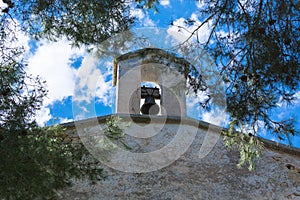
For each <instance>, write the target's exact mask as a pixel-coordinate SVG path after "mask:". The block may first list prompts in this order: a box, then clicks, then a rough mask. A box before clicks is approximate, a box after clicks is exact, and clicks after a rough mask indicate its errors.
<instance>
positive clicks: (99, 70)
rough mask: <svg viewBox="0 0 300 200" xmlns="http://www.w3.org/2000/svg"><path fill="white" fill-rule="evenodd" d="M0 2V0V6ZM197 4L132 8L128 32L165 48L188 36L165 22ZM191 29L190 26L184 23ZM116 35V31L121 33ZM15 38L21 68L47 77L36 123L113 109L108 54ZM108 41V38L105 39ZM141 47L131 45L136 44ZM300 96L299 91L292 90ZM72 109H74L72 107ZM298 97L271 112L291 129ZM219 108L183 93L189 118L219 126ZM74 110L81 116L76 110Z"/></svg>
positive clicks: (176, 1) (188, 14)
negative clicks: (22, 53) (23, 51)
mask: <svg viewBox="0 0 300 200" xmlns="http://www.w3.org/2000/svg"><path fill="white" fill-rule="evenodd" d="M1 6H3V3H2V2H1V0H0V7H1ZM199 6H201V4H199V3H198V1H194V0H185V1H183V0H161V1H160V5H159V6H158V13H155V12H154V11H153V10H149V11H143V10H139V9H135V10H132V11H131V15H132V16H134V17H136V18H137V23H136V24H135V26H134V27H133V29H132V31H133V32H134V33H136V34H138V35H141V36H144V37H147V40H148V43H147V44H146V46H147V45H148V47H157V48H163V49H167V48H168V47H170V46H172V45H173V44H174V40H176V41H177V42H180V41H181V40H184V39H185V38H187V37H188V36H189V33H188V32H185V31H181V32H180V33H178V29H176V28H174V27H171V26H170V25H171V22H173V24H176V25H180V26H186V25H185V23H184V19H185V18H189V19H193V20H195V21H196V22H199V23H200V22H201V19H200V17H199V13H198V12H197V7H199ZM187 28H188V29H189V30H191V31H192V30H193V29H194V28H195V27H193V26H190V27H187ZM208 33H209V27H208V26H205V27H203V29H202V31H201V33H200V34H199V37H200V40H203V41H204V40H205V39H206V38H207V37H208ZM121 34H122V33H121ZM18 35H19V38H20V39H19V43H21V44H22V45H23V46H24V47H25V49H26V50H27V51H26V52H27V53H26V60H27V64H28V66H27V69H26V70H27V72H28V73H29V74H33V75H39V76H40V77H42V78H43V79H44V80H46V81H47V84H46V85H47V89H48V90H49V93H48V95H47V97H46V98H45V101H44V105H43V108H42V109H41V110H40V111H39V112H38V113H37V117H36V119H37V122H38V123H39V124H40V125H53V124H57V123H65V122H70V121H74V120H78V119H85V118H89V117H94V116H103V115H107V114H112V113H115V98H116V95H115V93H116V88H115V87H113V85H112V73H113V71H112V65H113V64H112V63H113V57H111V56H102V57H101V56H99V55H93V54H91V53H88V52H87V51H86V50H85V49H84V48H72V47H71V45H70V42H68V41H67V40H64V39H62V40H60V41H57V42H49V41H47V40H42V41H38V42H37V41H35V40H33V39H31V38H30V37H29V36H26V35H25V34H23V33H22V32H19V33H18ZM108 40H111V39H108ZM140 47H141V46H139V45H137V46H136V47H134V48H136V49H138V48H140ZM297 96H298V97H299V98H300V92H298V93H297ZM74 108H75V109H74ZM299 111H300V100H296V101H295V103H294V104H293V105H291V106H286V105H283V104H280V103H278V109H276V110H275V111H274V112H273V113H271V114H272V116H273V118H274V119H278V120H280V119H286V118H289V117H293V118H294V119H295V120H296V128H297V129H298V130H300V114H299ZM220 112H221V111H220V110H218V109H215V110H212V111H211V112H205V111H202V110H201V109H200V108H199V106H197V99H196V98H192V97H190V98H188V100H187V115H188V116H189V117H192V118H196V119H199V120H203V121H207V122H211V123H214V124H217V125H221V126H224V125H226V123H228V116H226V115H225V117H223V118H222V117H221V118H218V116H219V113H220ZM78 113H80V114H82V115H80V116H79V115H78ZM261 135H262V136H263V137H266V138H268V139H270V140H276V137H275V136H274V135H270V134H268V133H265V132H264V131H261ZM292 140H293V146H296V147H299V148H300V137H294V138H292Z"/></svg>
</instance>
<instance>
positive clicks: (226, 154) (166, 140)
mask: <svg viewBox="0 0 300 200" xmlns="http://www.w3.org/2000/svg"><path fill="white" fill-rule="evenodd" d="M128 119H129V120H132V119H133V118H131V119H130V118H128ZM134 120H135V121H134V124H133V125H134V126H136V127H131V128H129V129H127V131H131V134H128V135H127V138H126V140H127V143H128V144H129V145H130V146H131V147H132V150H131V152H135V153H147V152H153V151H155V150H158V149H162V148H163V147H164V146H166V145H168V144H170V143H172V141H173V140H174V138H175V137H176V135H178V134H179V135H182V136H184V135H186V134H188V135H189V136H191V135H192V136H193V135H194V136H195V137H194V138H193V140H192V142H190V143H189V141H187V142H186V143H181V145H183V146H185V145H186V144H188V148H187V149H184V150H183V153H182V155H180V156H179V158H178V159H176V160H175V161H174V162H172V163H170V164H169V165H167V166H165V167H162V168H160V169H157V170H153V171H150V172H146V173H132V172H124V171H118V170H116V169H113V168H110V167H107V166H106V165H103V167H104V169H105V171H106V173H107V175H108V177H107V179H106V180H103V181H100V182H99V183H97V184H96V185H92V186H90V185H88V184H87V183H86V182H85V181H77V182H75V184H74V186H73V187H72V188H70V189H67V190H66V191H63V192H62V193H61V198H62V199H93V200H96V199H97V200H98V199H107V200H113V199H116V200H117V199H133V200H136V199H149V200H150V199H151V200H153V199H163V200H167V199H170V200H173V199H175V200H176V199H178V200H181V199H191V200H192V199H193V200H194V199H195V200H198V199H238V200H240V199H258V200H260V199H261V200H263V199H266V200H268V199H278V200H281V199H300V154H299V152H300V151H299V149H289V148H287V147H279V146H276V145H275V144H271V143H266V144H265V151H264V153H263V155H262V157H261V159H260V160H258V162H257V167H256V170H255V171H252V172H250V171H248V170H247V169H246V168H242V169H239V168H237V166H236V164H237V163H238V159H239V154H238V152H236V151H229V150H228V149H227V148H225V147H224V145H223V143H222V138H221V137H219V135H218V133H217V132H216V133H209V134H215V135H214V136H215V138H218V140H217V143H216V144H215V145H213V147H212V149H211V151H209V153H208V154H207V156H205V157H204V158H202V159H200V158H199V150H200V148H201V146H202V145H203V142H204V140H205V137H206V136H207V134H208V132H207V129H208V128H209V124H204V123H202V122H197V121H195V120H191V119H184V120H182V119H181V120H180V121H178V119H175V120H173V121H172V120H170V119H165V118H164V119H163V118H155V119H152V121H151V124H152V125H151V128H152V129H153V130H155V131H156V133H157V134H152V133H151V131H149V134H147V130H150V127H149V121H147V120H145V119H143V118H142V117H136V118H134ZM176 120H177V121H176ZM99 123H100V126H101V123H102V122H99ZM86 124H87V125H86V126H85V127H84V129H85V131H87V132H90V133H93V134H98V133H97V130H98V129H97V128H96V126H93V125H92V126H89V125H88V123H86ZM195 129H196V133H195V134H194V132H193V131H194V130H195ZM70 130H71V131H73V132H75V130H74V129H70ZM142 130H143V131H142ZM185 130H187V131H185ZM95 131H96V132H95ZM135 134H137V135H135ZM139 134H140V136H141V137H136V136H138V135H139ZM143 134H144V135H143ZM173 147H174V149H171V150H170V152H169V154H166V155H167V156H172V155H173V154H176V152H175V151H177V150H178V149H176V148H178V146H177V147H176V145H175V146H173ZM179 148H180V146H179ZM172 150H174V151H172ZM160 158H161V159H164V158H165V157H164V156H161V157H160ZM124 160H126V158H124ZM149 160H150V159H149ZM145 162H146V161H145ZM149 162H150V161H149ZM120 165H122V163H120ZM141 165H143V163H141Z"/></svg>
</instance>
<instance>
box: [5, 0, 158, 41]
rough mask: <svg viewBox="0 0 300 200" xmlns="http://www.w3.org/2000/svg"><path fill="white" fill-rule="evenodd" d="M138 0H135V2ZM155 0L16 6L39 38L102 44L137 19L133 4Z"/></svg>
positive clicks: (60, 0) (58, 0)
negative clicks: (133, 13)
mask: <svg viewBox="0 0 300 200" xmlns="http://www.w3.org/2000/svg"><path fill="white" fill-rule="evenodd" d="M134 2H136V4H132V3H134ZM155 2H156V0H154V1H153V0H147V1H145V0H136V1H135V0H132V1H128V2H126V1H123V0H97V1H95V0H85V1H81V0H73V1H69V0H51V1H45V0H33V1H27V0H19V1H17V2H15V5H14V7H13V10H12V11H13V12H11V13H12V14H13V15H14V16H16V17H17V18H19V19H22V20H21V26H22V27H23V29H24V30H25V31H27V32H29V34H30V35H31V36H34V37H35V38H36V39H39V38H47V39H50V40H57V39H58V38H67V39H68V40H69V41H70V42H71V43H72V44H73V45H75V46H79V45H89V44H92V45H95V44H100V43H101V42H103V41H104V40H106V39H107V38H109V37H111V36H112V35H113V34H115V33H119V32H123V31H125V30H127V29H128V28H129V27H130V26H131V25H132V24H133V22H134V18H133V17H131V16H130V5H131V4H132V5H136V7H137V8H139V9H141V8H155V6H154V4H155Z"/></svg>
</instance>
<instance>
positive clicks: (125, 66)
mask: <svg viewBox="0 0 300 200" xmlns="http://www.w3.org/2000/svg"><path fill="white" fill-rule="evenodd" d="M188 65H189V63H188V62H187V61H185V60H184V59H181V58H178V57H176V56H174V55H171V54H169V53H167V52H166V51H163V50H161V49H155V48H147V49H141V50H138V51H135V52H130V53H127V54H124V55H122V56H120V57H118V58H116V59H115V61H114V75H113V83H114V85H115V86H116V87H117V94H116V96H117V97H116V98H117V100H116V113H124V114H153V115H164V116H186V99H185V90H186V73H185V69H186V67H187V66H188ZM143 83H148V84H149V83H152V86H151V84H150V86H147V85H143ZM143 101H144V102H143Z"/></svg>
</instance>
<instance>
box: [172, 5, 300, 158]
mask: <svg viewBox="0 0 300 200" xmlns="http://www.w3.org/2000/svg"><path fill="white" fill-rule="evenodd" d="M200 3H201V5H202V6H200V7H199V13H200V19H202V22H201V23H200V24H196V21H195V20H192V19H186V26H187V27H188V26H191V25H193V26H195V25H196V27H197V28H196V29H194V30H193V31H192V32H191V35H190V37H189V38H188V40H187V41H186V42H185V43H183V44H182V47H184V46H185V48H188V47H186V46H189V45H190V43H188V41H191V40H192V41H193V42H194V43H196V44H197V45H198V46H200V47H201V48H203V49H205V50H206V51H208V52H209V53H210V55H212V56H213V59H214V62H215V63H216V65H217V66H218V67H219V71H220V74H221V76H222V77H223V81H224V82H225V83H226V84H227V87H226V98H227V112H228V113H229V114H230V117H231V123H230V129H229V133H228V134H229V135H228V136H230V137H226V140H227V144H229V145H237V146H239V147H242V146H244V145H243V144H249V141H251V140H249V137H250V138H251V137H252V136H253V135H257V131H258V128H260V127H264V128H265V129H266V130H267V131H269V132H270V133H273V134H275V135H276V136H277V137H278V138H279V139H280V140H286V139H287V140H289V142H291V141H290V139H289V136H290V135H295V134H297V131H296V130H295V128H294V119H292V118H291V119H285V120H282V121H276V120H274V119H272V117H271V115H270V111H271V110H272V109H274V108H276V107H277V103H278V102H281V103H287V104H290V103H292V102H293V100H295V98H296V97H295V94H296V92H297V91H298V89H299V80H300V66H299V63H300V62H299V61H300V59H299V58H300V55H299V52H300V51H299V50H300V49H299V46H300V31H299V24H300V18H299V14H300V12H299V11H300V4H299V2H298V1H294V0H287V1H280V0H276V1H270V0H247V1H242V0H236V1H230V0H203V1H200ZM206 24H209V26H210V27H211V29H210V34H209V37H208V39H207V41H205V42H201V41H199V40H198V39H197V38H198V37H197V36H198V34H200V32H201V30H202V28H203V27H204V25H206ZM173 26H176V24H175V25H174V24H173ZM178 29H179V30H180V29H183V27H179V26H178ZM191 48H193V47H191ZM199 82H200V81H199ZM192 87H194V88H196V90H197V84H196V86H192ZM198 87H199V85H198ZM204 103H205V104H204ZM201 105H204V107H205V106H207V105H208V104H207V102H201ZM242 127H244V128H242ZM234 129H238V130H241V131H242V132H243V133H244V134H248V131H249V137H245V136H244V135H242V136H241V135H237V136H235V137H239V139H238V138H235V139H234V140H231V139H230V140H229V139H228V138H232V137H233V132H234V131H233V130H234ZM245 131H247V132H245ZM240 137H242V138H243V139H241V138H240ZM242 143H243V144H242ZM244 150H245V148H242V149H241V155H242V152H244ZM253 152H256V148H254V149H253ZM253 152H252V153H253ZM249 153H251V152H249ZM255 157H256V155H255V156H253V157H252V158H251V159H252V160H253V159H254V158H255Z"/></svg>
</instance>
